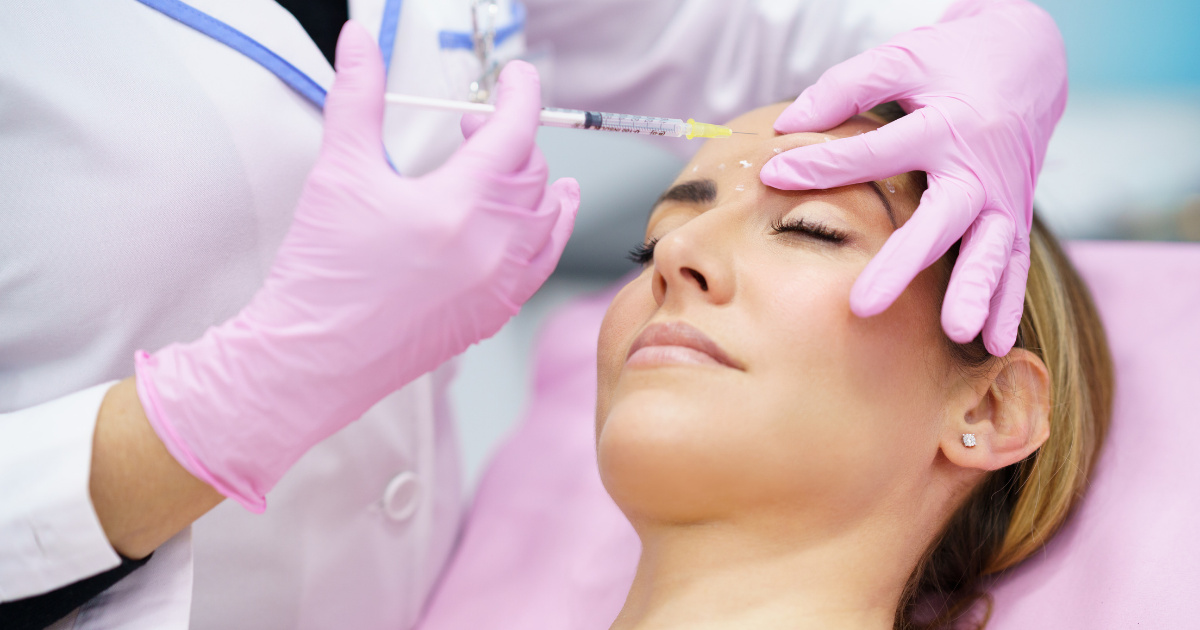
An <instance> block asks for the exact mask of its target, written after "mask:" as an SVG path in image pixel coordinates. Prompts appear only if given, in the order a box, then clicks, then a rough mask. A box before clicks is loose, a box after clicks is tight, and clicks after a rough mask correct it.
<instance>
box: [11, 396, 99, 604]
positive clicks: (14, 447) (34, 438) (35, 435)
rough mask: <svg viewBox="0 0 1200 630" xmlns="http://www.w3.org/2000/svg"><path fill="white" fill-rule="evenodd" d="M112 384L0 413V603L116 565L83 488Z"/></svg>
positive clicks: (86, 492) (88, 495)
mask: <svg viewBox="0 0 1200 630" xmlns="http://www.w3.org/2000/svg"><path fill="white" fill-rule="evenodd" d="M112 385H113V383H105V384H103V385H98V386H96V387H92V388H89V389H85V390H83V391H80V392H76V393H74V394H70V395H68V396H64V397H62V398H58V399H55V400H52V401H50V402H47V403H44V404H41V405H38V406H36V407H30V408H28V409H22V410H19V411H14V412H11V413H5V414H0V601H11V600H15V599H22V598H25V597H29V596H31V595H37V594H39V593H44V592H47V591H51V590H54V589H56V588H59V587H61V586H64V585H67V584H70V583H72V582H75V581H78V580H80V579H83V578H85V577H88V576H91V575H95V574H97V573H100V572H102V571H107V570H108V569H111V568H113V567H115V566H117V565H118V564H120V558H119V557H118V556H117V553H116V552H115V551H113V548H112V546H111V545H110V544H109V542H108V538H107V537H106V536H105V535H104V529H103V528H102V527H101V526H100V520H99V518H98V517H97V516H96V511H95V509H94V508H93V507H92V500H91V495H90V493H89V490H88V479H89V477H90V474H91V463H92V435H93V433H94V432H95V428H96V414H97V413H98V412H99V410H100V403H101V401H102V400H103V399H104V394H105V393H106V392H107V391H108V389H109V387H111V386H112Z"/></svg>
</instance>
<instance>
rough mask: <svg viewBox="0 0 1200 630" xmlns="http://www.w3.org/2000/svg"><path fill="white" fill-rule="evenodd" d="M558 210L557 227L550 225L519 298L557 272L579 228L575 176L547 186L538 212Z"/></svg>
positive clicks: (527, 295)
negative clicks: (576, 223) (563, 254)
mask: <svg viewBox="0 0 1200 630" xmlns="http://www.w3.org/2000/svg"><path fill="white" fill-rule="evenodd" d="M543 212H548V213H556V214H557V216H556V218H555V221H554V226H553V227H552V228H550V235H549V238H547V239H546V242H545V244H544V245H543V246H542V249H541V251H539V252H538V253H537V254H536V255H535V256H534V257H533V259H532V260H530V262H529V274H528V275H527V276H526V284H525V285H524V286H523V287H522V290H521V291H519V297H522V298H524V299H523V300H522V302H523V301H524V300H528V299H529V298H530V297H532V296H533V294H534V293H536V292H537V290H538V288H539V287H541V286H542V283H544V282H545V281H546V278H549V277H550V274H551V273H553V272H554V268H555V267H557V266H558V261H559V260H560V259H561V258H562V253H563V250H564V249H565V248H566V247H567V241H569V240H570V239H571V232H572V231H573V230H574V229H575V217H576V215H577V214H578V212H579V183H578V182H576V181H575V180H574V179H573V178H570V177H563V178H562V179H559V180H556V181H555V182H554V183H553V184H551V185H550V186H548V187H547V188H546V193H545V195H543V197H542V203H541V207H540V208H539V209H538V213H539V214H541V213H543Z"/></svg>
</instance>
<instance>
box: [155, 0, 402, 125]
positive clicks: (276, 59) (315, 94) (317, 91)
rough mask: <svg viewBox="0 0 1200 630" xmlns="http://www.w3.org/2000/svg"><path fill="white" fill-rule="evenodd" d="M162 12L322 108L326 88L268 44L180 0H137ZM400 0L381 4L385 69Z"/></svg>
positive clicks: (390, 56) (390, 62)
mask: <svg viewBox="0 0 1200 630" xmlns="http://www.w3.org/2000/svg"><path fill="white" fill-rule="evenodd" d="M138 2H141V3H142V4H144V5H146V6H148V7H150V8H151V9H154V10H156V11H159V12H160V13H162V14H163V15H166V16H167V17H169V18H171V19H173V20H176V21H177V22H179V23H181V24H184V25H186V26H189V27H191V28H193V29H196V30H197V31H199V32H201V33H204V34H205V35H208V36H209V37H211V38H213V39H215V40H217V41H218V42H221V43H222V44H225V45H226V46H229V47H230V48H232V49H234V50H236V51H238V52H240V53H242V54H243V55H246V56H247V57H249V58H250V59H251V60H253V61H254V62H256V63H258V65H260V66H262V67H264V68H266V69H267V70H269V71H270V72H271V74H274V75H275V76H277V77H279V79H280V80H281V81H283V82H284V83H286V84H287V85H288V87H290V88H292V89H293V90H295V91H296V92H297V93H299V94H300V95H301V96H303V97H304V98H306V99H308V101H309V102H310V103H312V104H313V105H316V106H317V108H318V109H322V110H323V109H325V88H323V87H321V85H320V84H319V83H317V82H316V81H314V80H313V79H312V77H310V76H308V75H307V74H304V73H303V72H301V71H300V70H299V69H298V68H296V66H293V65H292V64H291V63H289V62H288V61H287V60H286V59H284V58H283V57H280V56H279V55H277V54H275V52H274V51H272V50H271V49H270V48H267V47H266V46H263V45H262V44H260V43H258V42H256V41H254V40H253V39H251V38H250V36H248V35H246V34H245V33H243V32H241V31H239V30H237V29H236V28H233V27H232V26H230V25H228V24H226V23H224V22H222V21H220V20H218V19H216V18H214V17H213V16H211V15H209V14H207V13H204V12H203V11H200V10H198V9H195V8H192V7H191V6H189V5H187V4H185V3H184V2H182V1H181V0H138ZM400 6H401V0H387V3H386V4H385V5H384V7H383V21H382V24H381V26H380V30H379V49H380V50H381V51H382V52H383V63H384V68H385V71H386V69H387V68H391V64H392V50H393V49H394V48H395V44H396V27H397V26H398V25H399V24H400Z"/></svg>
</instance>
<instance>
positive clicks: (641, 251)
mask: <svg viewBox="0 0 1200 630" xmlns="http://www.w3.org/2000/svg"><path fill="white" fill-rule="evenodd" d="M657 244H658V239H656V238H652V239H650V240H648V241H646V242H644V243H638V244H637V247H634V248H633V249H631V250H629V253H628V254H625V257H626V258H628V259H629V260H631V261H632V262H633V264H635V265H641V266H643V267H645V266H646V265H649V264H650V263H651V262H652V261H653V260H654V246H655V245H657Z"/></svg>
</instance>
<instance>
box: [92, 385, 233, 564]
mask: <svg viewBox="0 0 1200 630" xmlns="http://www.w3.org/2000/svg"><path fill="white" fill-rule="evenodd" d="M92 444H93V446H92V469H91V480H90V483H89V490H90V492H91V497H92V505H93V506H94V507H95V510H96V516H97V517H99V519H100V525H101V526H102V527H103V528H104V533H105V535H106V536H108V540H109V542H110V543H111V544H112V546H113V549H115V550H116V551H117V553H119V554H121V555H123V556H125V557H127V558H133V559H139V558H143V557H145V556H147V555H149V554H150V552H152V551H154V550H155V549H157V548H158V546H159V545H161V544H163V543H164V542H166V541H167V540H168V539H169V538H171V537H172V536H174V535H175V534H177V533H178V532H179V531H180V530H182V529H183V528H184V527H187V526H188V525H190V524H191V523H192V521H195V520H196V519H197V518H200V516H202V515H203V514H204V513H205V512H207V511H209V510H211V509H212V508H213V507H215V506H216V505H217V504H218V503H220V502H221V501H222V500H224V498H225V497H224V496H222V495H221V494H220V493H219V492H217V491H216V490H214V489H213V488H212V486H209V485H208V484H206V483H204V482H203V481H200V480H199V479H197V478H195V477H193V476H192V475H191V473H189V472H188V471H187V470H185V469H184V468H183V466H180V465H179V462H178V461H176V460H175V458H174V457H172V456H171V454H170V453H169V452H168V451H167V449H166V447H165V446H163V443H162V440H160V439H159V437H158V435H157V434H156V433H155V432H154V429H153V428H151V426H150V423H149V422H148V421H147V420H146V413H145V411H143V410H142V403H141V401H139V400H138V396H137V387H136V385H135V384H134V380H133V379H132V378H127V379H125V380H123V381H121V382H119V383H117V384H116V385H114V386H113V387H112V388H111V389H109V390H108V393H107V394H106V395H105V396H104V402H103V403H101V405H100V413H99V414H98V415H97V417H96V433H95V435H94V436H93V442H92Z"/></svg>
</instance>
